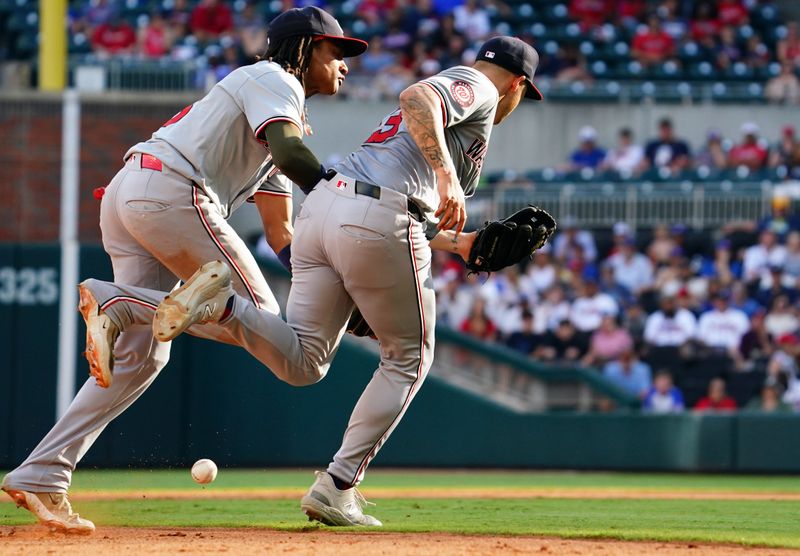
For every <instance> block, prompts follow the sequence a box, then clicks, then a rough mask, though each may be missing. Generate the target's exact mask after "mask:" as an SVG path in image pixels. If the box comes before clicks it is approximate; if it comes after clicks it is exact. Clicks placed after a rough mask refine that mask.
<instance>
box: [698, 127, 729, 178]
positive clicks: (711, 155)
mask: <svg viewBox="0 0 800 556" xmlns="http://www.w3.org/2000/svg"><path fill="white" fill-rule="evenodd" d="M694 163H695V165H696V166H698V167H700V166H705V167H707V168H710V169H712V170H723V169H725V168H726V167H727V166H728V157H727V155H726V154H725V149H724V148H723V146H722V134H721V133H720V132H719V131H718V130H716V129H712V130H709V132H708V134H707V135H706V144H705V145H704V146H703V147H702V148H701V149H700V150H699V151H698V152H697V154H696V155H695V158H694Z"/></svg>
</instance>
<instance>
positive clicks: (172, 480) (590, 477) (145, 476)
mask: <svg viewBox="0 0 800 556" xmlns="http://www.w3.org/2000/svg"><path fill="white" fill-rule="evenodd" d="M0 475H2V473H0ZM313 478H314V477H313V474H312V473H311V472H310V471H308V470H305V471H290V470H275V471H273V470H251V469H221V470H220V472H219V477H218V478H217V480H216V481H215V482H214V483H213V485H211V486H210V487H209V488H213V489H225V488H242V489H248V488H251V489H260V488H298V489H305V488H307V487H308V486H309V484H310V483H311V481H313ZM363 486H364V488H365V489H367V490H369V488H370V487H372V488H399V489H404V488H420V487H422V488H425V487H430V488H469V487H473V488H481V487H485V488H493V487H500V488H514V487H517V488H559V489H561V488H563V489H570V488H574V489H580V488H613V489H642V488H646V489H657V490H664V491H672V492H674V491H687V492H688V491H691V492H702V491H714V492H792V493H800V477H794V476H782V475H774V476H757V475H684V474H674V473H671V474H670V473H573V472H526V471H519V472H515V471H482V472H475V471H468V470H463V471H459V470H456V471H453V470H447V471H389V470H386V471H384V470H380V469H376V470H370V472H369V474H368V475H367V479H366V481H365V482H364V484H363ZM181 488H186V489H191V488H198V487H197V485H195V484H194V483H193V482H192V481H191V479H190V477H189V472H188V470H185V469H172V470H165V469H158V470H135V471H131V470H116V471H90V470H86V471H84V470H79V471H78V472H76V473H75V476H74V482H73V487H72V491H73V492H90V491H93V490H159V489H162V490H163V489H181Z"/></svg>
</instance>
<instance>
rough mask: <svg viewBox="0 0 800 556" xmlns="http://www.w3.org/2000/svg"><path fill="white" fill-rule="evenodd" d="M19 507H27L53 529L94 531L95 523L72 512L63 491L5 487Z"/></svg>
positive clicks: (87, 532)
mask: <svg viewBox="0 0 800 556" xmlns="http://www.w3.org/2000/svg"><path fill="white" fill-rule="evenodd" d="M3 490H4V491H5V492H6V494H8V495H9V496H10V497H11V498H12V499H13V500H14V502H15V503H16V504H17V507H18V508H25V509H26V510H28V511H29V512H31V513H32V514H33V515H35V516H36V519H38V520H39V523H41V524H42V525H44V526H46V527H49V528H50V530H51V531H60V532H62V533H78V534H89V533H94V523H92V522H91V521H89V520H88V519H83V518H82V517H81V516H79V515H78V514H76V513H73V512H72V506H71V505H70V503H69V499H68V498H67V495H66V494H63V493H61V492H28V491H25V490H14V489H11V488H8V487H3Z"/></svg>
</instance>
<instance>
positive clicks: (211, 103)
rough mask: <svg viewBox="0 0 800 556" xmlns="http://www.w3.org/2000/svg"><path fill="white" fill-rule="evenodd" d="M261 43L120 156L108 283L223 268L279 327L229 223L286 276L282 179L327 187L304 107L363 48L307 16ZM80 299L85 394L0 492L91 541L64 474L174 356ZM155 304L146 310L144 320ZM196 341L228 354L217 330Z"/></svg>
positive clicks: (107, 233)
mask: <svg viewBox="0 0 800 556" xmlns="http://www.w3.org/2000/svg"><path fill="white" fill-rule="evenodd" d="M269 37H270V41H269V48H268V50H267V52H266V54H265V56H264V57H265V60H262V61H259V62H257V63H255V64H252V65H249V66H245V67H242V68H239V69H237V70H234V71H233V72H232V73H231V74H230V75H229V76H227V77H226V78H225V79H223V80H222V81H221V82H220V83H218V84H217V85H216V86H214V87H213V88H212V89H211V91H210V92H209V93H208V94H207V95H206V96H205V97H204V98H203V99H201V100H199V101H198V102H195V103H194V104H192V105H191V106H188V107H186V108H184V109H183V110H181V111H180V112H179V113H178V114H176V115H175V116H174V117H173V118H172V119H170V120H169V121H168V122H166V123H165V124H164V126H163V127H161V128H160V129H159V130H158V131H156V132H155V133H154V134H153V136H152V138H151V139H149V140H148V141H145V142H142V143H139V144H137V145H135V146H134V147H132V148H131V149H130V150H129V151H128V152H127V153H126V155H125V157H124V159H125V165H124V167H123V168H122V170H120V172H119V173H118V174H117V175H116V177H114V179H113V180H112V181H111V183H110V184H109V186H108V187H107V188H106V190H105V195H104V196H103V198H102V202H101V208H100V227H101V230H102V237H103V246H104V247H105V250H106V251H107V252H108V254H109V256H110V257H111V262H112V266H113V270H114V279H115V281H116V282H118V283H120V284H128V285H132V286H141V287H145V288H154V289H157V290H166V291H169V290H170V289H172V288H173V287H174V286H176V284H177V282H178V280H179V279H182V280H187V279H188V278H189V277H190V276H191V275H192V273H193V272H194V271H195V270H197V267H198V266H199V265H201V264H203V263H205V262H208V261H211V260H215V259H220V260H223V261H225V264H226V266H227V267H229V268H230V269H232V271H233V274H232V278H231V284H230V287H231V288H232V289H233V291H235V292H237V294H239V295H241V296H242V298H243V299H247V302H248V303H250V304H251V305H252V307H253V308H254V310H258V311H261V312H264V313H266V314H273V315H278V314H279V308H278V303H277V302H276V300H275V297H274V296H273V294H272V292H271V291H270V288H269V286H268V285H267V282H266V281H265V280H264V277H263V275H262V273H261V270H260V269H259V267H258V265H257V264H256V261H255V259H254V258H253V256H252V255H251V253H250V251H249V250H248V248H247V245H246V244H245V243H244V241H242V239H240V238H239V237H238V236H237V234H236V233H235V232H234V230H233V228H231V227H230V225H229V224H228V223H227V222H226V218H227V217H228V216H229V215H230V213H232V212H233V211H234V210H236V209H237V208H238V207H239V206H241V205H242V204H243V203H244V202H245V200H253V201H254V202H255V203H256V205H257V207H258V210H259V212H260V214H261V217H262V220H263V223H264V230H265V232H266V235H267V239H268V241H269V244H270V246H271V247H272V248H273V249H274V250H275V252H276V253H278V254H279V257H280V258H281V260H282V261H285V263H286V264H287V265H288V262H289V259H290V254H289V247H288V246H289V244H290V241H291V238H292V224H291V220H290V218H291V214H292V204H291V200H292V196H291V182H290V181H289V179H291V180H292V181H294V182H296V183H297V184H298V185H300V186H301V187H304V188H306V190H310V188H311V187H313V186H314V185H315V184H316V183H317V182H318V181H319V180H320V178H321V176H322V175H323V172H322V166H321V165H320V163H319V162H318V161H317V159H316V158H315V157H314V155H313V154H312V153H311V152H310V151H309V150H308V149H307V148H306V147H305V145H304V144H303V140H302V137H303V133H304V131H305V130H306V129H307V124H308V122H307V121H306V110H305V99H306V98H307V97H310V96H312V95H314V94H324V95H333V94H335V93H336V92H337V91H338V90H339V87H340V85H341V82H342V80H343V79H344V77H345V74H346V73H347V65H346V64H345V62H344V57H347V56H356V55H359V54H361V53H363V52H364V50H365V49H366V43H364V42H363V41H360V40H357V39H350V38H347V37H344V36H343V32H342V28H341V27H340V26H339V24H338V22H337V21H336V20H335V19H334V18H333V17H332V16H330V15H329V14H327V13H326V12H323V11H322V10H320V9H318V8H313V7H308V8H303V9H293V10H289V11H287V12H285V13H283V14H281V15H279V16H278V17H276V18H275V19H274V20H273V21H272V22H271V24H270V28H269ZM279 171H280V172H281V173H278V172H279ZM287 178H289V179H287ZM80 294H81V295H80V298H81V305H80V310H81V312H82V314H83V316H84V319H85V320H86V323H87V346H86V356H87V359H88V360H89V364H90V368H91V373H92V375H94V377H95V379H96V383H95V380H92V379H89V381H87V383H86V384H85V385H84V386H83V388H81V390H80V392H79V393H78V394H77V396H76V397H75V400H74V401H73V402H72V404H71V405H70V407H69V409H68V410H67V412H66V413H65V414H64V416H62V417H61V418H60V419H59V421H58V422H57V423H56V425H55V426H54V427H53V429H52V430H51V431H50V432H49V433H48V434H47V436H45V438H44V439H43V440H42V441H41V442H40V443H39V445H38V446H37V447H36V448H35V449H34V450H33V452H32V453H31V454H30V456H29V457H28V458H27V459H26V460H25V461H24V462H23V463H22V464H21V465H20V466H19V467H18V468H16V469H15V470H13V471H11V472H10V473H9V474H8V475H7V476H6V477H5V479H4V481H3V485H2V488H3V490H5V491H6V492H7V493H8V494H9V495H10V496H11V497H12V498H13V499H14V501H15V502H16V503H17V504H18V505H19V506H21V507H24V508H26V509H28V510H30V511H31V512H32V513H33V514H35V515H36V517H37V518H38V519H39V521H40V522H41V523H43V524H45V525H47V526H49V527H51V528H55V529H59V530H62V531H68V532H80V533H87V532H91V531H93V530H94V524H93V523H92V522H91V521H89V520H87V519H84V518H81V517H79V516H78V514H75V513H73V512H72V509H71V506H70V503H69V501H68V499H67V496H66V492H67V490H68V488H69V485H70V482H71V479H72V471H73V470H74V468H75V466H76V464H77V463H78V462H79V461H80V459H81V458H82V456H83V455H84V454H85V453H86V451H87V450H88V449H89V448H90V447H91V445H92V443H93V442H94V441H95V439H96V438H97V437H98V436H99V435H100V433H101V432H102V431H103V429H104V428H105V426H106V425H107V424H108V423H109V422H110V421H111V420H112V419H114V418H115V417H116V416H117V415H119V414H120V413H122V412H123V411H124V410H125V409H126V408H127V407H129V406H130V405H131V404H132V403H133V402H134V401H135V400H136V399H137V398H138V397H139V396H140V395H141V394H142V393H143V392H144V391H145V390H146V389H147V387H148V386H149V385H150V384H151V383H152V382H153V380H154V379H155V378H156V376H157V375H158V373H159V371H160V370H161V369H162V368H163V367H164V365H165V364H166V363H167V359H168V357H169V350H170V344H169V343H163V342H158V341H156V340H155V339H154V338H153V335H152V332H151V328H150V326H146V327H143V326H140V327H126V328H125V329H124V330H123V327H122V326H117V325H115V323H114V321H113V320H112V319H109V318H108V317H107V316H106V314H105V313H104V310H105V311H109V308H110V307H112V306H114V305H115V304H116V303H118V302H121V301H123V300H128V301H130V302H131V303H141V301H137V300H131V299H129V298H125V297H124V296H122V297H115V298H108V297H106V298H102V305H99V304H98V300H99V298H97V297H95V296H93V294H92V292H91V291H89V290H88V289H86V288H83V287H82V288H81V291H80ZM156 305H157V302H155V303H154V304H152V305H151V306H150V308H149V311H150V320H152V315H153V311H154V310H155V307H156ZM137 307H139V308H141V309H147V307H146V306H142V305H137ZM276 318H277V317H276ZM148 324H149V322H148ZM199 333H200V334H201V335H204V336H206V337H210V338H214V339H217V340H220V341H223V342H228V343H236V342H237V338H236V337H235V336H234V335H232V334H231V333H230V332H229V331H228V330H226V329H224V328H221V327H216V328H214V327H212V326H207V327H203V328H202V329H201V330H200V332H199ZM115 344H116V345H115ZM112 369H113V375H112ZM112 379H113V380H112Z"/></svg>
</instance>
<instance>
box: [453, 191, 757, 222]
mask: <svg viewBox="0 0 800 556" xmlns="http://www.w3.org/2000/svg"><path fill="white" fill-rule="evenodd" d="M772 194H773V184H772V183H771V182H763V183H756V182H729V181H723V182H719V183H693V182H688V181H687V182H680V183H676V182H666V183H651V182H644V183H572V182H566V183H547V184H527V185H510V186H504V185H502V184H498V185H495V186H494V187H488V188H486V189H484V190H483V191H481V189H479V190H478V193H477V194H476V196H475V198H474V199H470V201H469V202H468V203H467V209H468V212H469V218H470V220H471V222H473V223H476V222H477V223H480V222H483V221H486V220H491V219H494V218H498V217H501V216H505V215H508V214H510V213H512V212H514V211H516V210H519V209H520V208H522V207H524V206H526V205H528V204H535V205H539V206H541V207H543V208H545V209H547V210H549V211H552V213H553V214H554V215H556V216H557V217H558V218H561V219H563V218H565V217H567V216H569V217H573V218H575V219H576V221H578V222H580V224H581V226H586V227H610V226H613V225H614V223H615V222H619V221H624V222H627V223H628V224H629V225H630V226H631V227H633V228H640V227H650V226H653V225H655V224H659V223H681V224H685V225H687V226H690V227H693V228H696V229H703V228H711V227H715V226H720V225H722V224H725V223H727V222H730V221H731V220H758V219H759V218H761V217H762V216H763V215H764V214H767V213H768V212H769V206H770V200H771V198H772Z"/></svg>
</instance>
